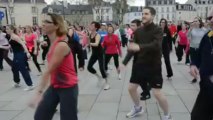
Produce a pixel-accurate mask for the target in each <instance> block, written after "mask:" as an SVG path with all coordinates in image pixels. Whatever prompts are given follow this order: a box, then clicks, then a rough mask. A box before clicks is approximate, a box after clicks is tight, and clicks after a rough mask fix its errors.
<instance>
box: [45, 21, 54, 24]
mask: <svg viewBox="0 0 213 120" xmlns="http://www.w3.org/2000/svg"><path fill="white" fill-rule="evenodd" d="M43 23H48V24H53V22H52V21H49V20H43Z"/></svg>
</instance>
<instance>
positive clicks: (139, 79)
mask: <svg viewBox="0 0 213 120" xmlns="http://www.w3.org/2000/svg"><path fill="white" fill-rule="evenodd" d="M146 82H147V83H149V85H150V87H151V88H162V86H163V77H162V70H161V65H157V66H153V67H152V66H149V65H142V64H133V66H132V74H131V78H130V83H134V84H138V85H141V84H145V83H146Z"/></svg>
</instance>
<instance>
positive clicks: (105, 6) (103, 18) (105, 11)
mask: <svg viewBox="0 0 213 120" xmlns="http://www.w3.org/2000/svg"><path fill="white" fill-rule="evenodd" d="M93 17H94V20H95V21H100V22H111V21H113V8H112V5H111V4H110V3H109V2H102V3H101V4H100V5H97V6H94V7H93Z"/></svg>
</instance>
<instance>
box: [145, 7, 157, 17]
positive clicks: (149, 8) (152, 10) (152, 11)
mask: <svg viewBox="0 0 213 120" xmlns="http://www.w3.org/2000/svg"><path fill="white" fill-rule="evenodd" d="M143 9H148V10H149V11H150V13H151V14H152V15H154V16H155V15H156V10H155V9H154V8H153V7H144V8H143Z"/></svg>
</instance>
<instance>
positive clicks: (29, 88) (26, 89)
mask: <svg viewBox="0 0 213 120" xmlns="http://www.w3.org/2000/svg"><path fill="white" fill-rule="evenodd" d="M33 89H34V86H33V85H32V86H27V87H26V88H25V89H24V91H31V90H33Z"/></svg>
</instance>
